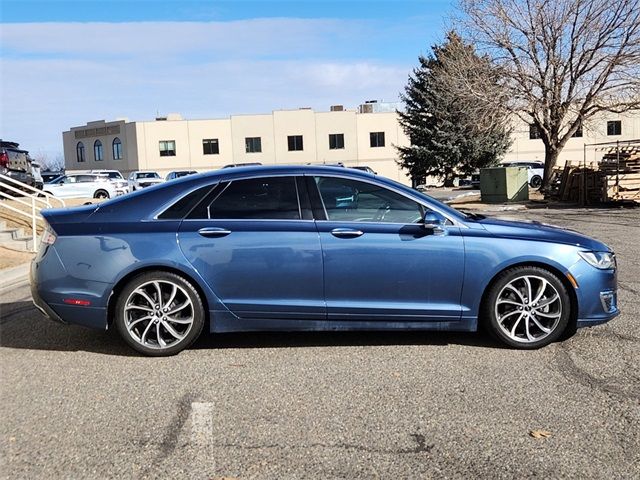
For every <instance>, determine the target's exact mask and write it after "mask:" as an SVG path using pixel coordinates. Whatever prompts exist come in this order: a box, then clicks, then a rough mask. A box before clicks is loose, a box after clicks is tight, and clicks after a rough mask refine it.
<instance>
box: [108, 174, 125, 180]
mask: <svg viewBox="0 0 640 480" xmlns="http://www.w3.org/2000/svg"><path fill="white" fill-rule="evenodd" d="M107 175H109V178H111V179H114V180H122V175H120V173H118V172H109V173H107Z"/></svg>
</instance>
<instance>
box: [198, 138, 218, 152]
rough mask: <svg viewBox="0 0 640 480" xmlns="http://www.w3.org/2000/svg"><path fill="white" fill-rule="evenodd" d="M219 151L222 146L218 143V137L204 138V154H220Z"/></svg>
mask: <svg viewBox="0 0 640 480" xmlns="http://www.w3.org/2000/svg"><path fill="white" fill-rule="evenodd" d="M219 153H220V146H219V145H218V139H217V138H205V139H203V140H202V154H203V155H218V154H219Z"/></svg>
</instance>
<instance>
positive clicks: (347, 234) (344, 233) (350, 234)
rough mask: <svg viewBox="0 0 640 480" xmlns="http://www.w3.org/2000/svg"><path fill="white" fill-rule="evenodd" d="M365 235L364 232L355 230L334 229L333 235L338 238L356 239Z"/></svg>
mask: <svg viewBox="0 0 640 480" xmlns="http://www.w3.org/2000/svg"><path fill="white" fill-rule="evenodd" d="M362 234H364V232H363V231H362V230H354V229H352V228H334V229H333V230H331V235H333V236H334V237H338V238H355V237H359V236H360V235H362Z"/></svg>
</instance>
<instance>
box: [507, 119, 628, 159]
mask: <svg viewBox="0 0 640 480" xmlns="http://www.w3.org/2000/svg"><path fill="white" fill-rule="evenodd" d="M629 140H640V111H633V112H628V113H626V114H621V115H619V114H615V113H607V114H600V115H598V116H596V117H594V118H592V119H590V120H589V123H586V124H585V125H583V127H582V128H581V129H580V130H579V131H578V132H576V135H574V136H573V137H572V138H570V139H569V141H568V143H567V145H566V146H565V147H564V149H563V150H562V152H560V158H559V160H558V165H559V166H562V165H564V164H565V163H566V162H567V161H572V162H574V163H575V162H583V161H584V159H585V158H584V157H585V145H587V147H586V161H587V162H597V161H600V160H601V159H602V155H603V154H604V153H605V151H606V150H607V149H608V146H607V145H599V146H594V144H603V143H611V144H615V142H618V141H619V142H625V141H629ZM614 146H615V145H614ZM504 160H505V161H515V160H519V161H541V162H542V161H544V145H543V144H542V140H540V139H539V138H538V135H537V131H536V129H535V127H533V126H530V125H527V124H526V123H524V122H518V123H517V124H516V127H515V131H514V133H513V144H512V145H511V149H510V150H509V152H508V153H507V154H506V155H505V159H504Z"/></svg>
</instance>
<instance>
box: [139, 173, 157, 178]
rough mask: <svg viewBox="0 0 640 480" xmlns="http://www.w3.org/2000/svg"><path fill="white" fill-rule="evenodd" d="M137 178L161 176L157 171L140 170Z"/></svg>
mask: <svg viewBox="0 0 640 480" xmlns="http://www.w3.org/2000/svg"><path fill="white" fill-rule="evenodd" d="M136 178H160V175H158V174H157V173H156V172H140V173H138V174H136Z"/></svg>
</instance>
